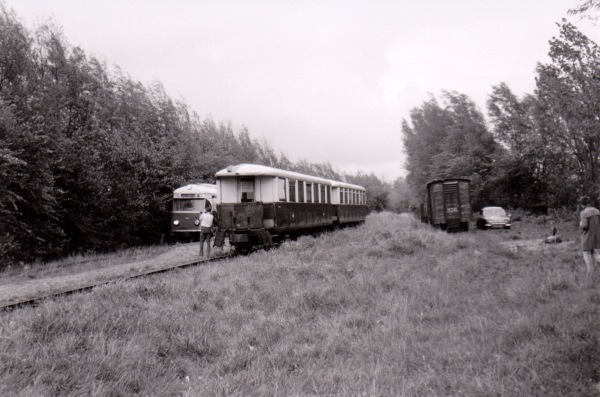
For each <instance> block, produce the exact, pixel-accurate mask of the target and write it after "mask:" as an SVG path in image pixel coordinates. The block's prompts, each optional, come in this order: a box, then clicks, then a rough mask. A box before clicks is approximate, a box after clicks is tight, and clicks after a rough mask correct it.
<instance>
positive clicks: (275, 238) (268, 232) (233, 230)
mask: <svg viewBox="0 0 600 397" xmlns="http://www.w3.org/2000/svg"><path fill="white" fill-rule="evenodd" d="M215 177H216V182H217V183H216V184H217V196H218V198H219V203H218V205H217V220H218V231H217V234H216V237H215V245H216V246H222V245H223V244H224V240H225V238H226V237H227V238H228V240H229V244H230V245H231V246H232V247H234V248H235V249H236V250H237V251H240V252H246V251H250V250H252V249H255V248H257V247H258V248H269V247H272V246H274V245H275V244H277V243H278V242H279V241H281V240H283V239H286V238H290V237H294V236H297V235H300V234H307V233H315V232H321V231H326V230H334V229H336V228H340V227H344V226H349V225H356V224H360V223H362V222H364V221H365V219H366V216H367V212H368V207H367V196H366V189H365V188H364V187H362V186H358V185H354V184H350V183H346V182H340V181H333V180H329V179H325V178H320V177H315V176H311V175H305V174H301V173H297V172H292V171H287V170H282V169H277V168H273V167H268V166H264V165H257V164H239V165H232V166H229V167H227V168H225V169H222V170H220V171H218V172H217V173H216V174H215Z"/></svg>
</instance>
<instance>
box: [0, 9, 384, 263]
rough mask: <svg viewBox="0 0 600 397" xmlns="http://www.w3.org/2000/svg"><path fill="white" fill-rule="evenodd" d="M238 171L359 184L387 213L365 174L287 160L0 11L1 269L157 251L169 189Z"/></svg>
mask: <svg viewBox="0 0 600 397" xmlns="http://www.w3.org/2000/svg"><path fill="white" fill-rule="evenodd" d="M243 162H248V163H257V164H263V165H269V166H274V167H279V168H285V169H290V170H294V171H298V172H303V173H307V174H313V175H318V176H322V177H326V178H331V179H338V180H347V181H348V182H351V183H360V184H362V185H363V186H366V187H367V188H368V189H370V190H372V191H374V192H376V193H375V194H371V195H370V196H369V203H368V204H369V206H371V207H372V208H374V209H381V208H384V207H385V205H386V200H387V194H388V189H387V186H386V184H385V183H383V182H382V181H380V180H379V179H378V178H377V177H376V176H375V175H374V174H366V173H361V172H359V173H358V174H357V175H350V174H343V173H340V172H338V171H336V170H335V169H334V168H333V167H332V166H331V165H330V164H329V163H324V164H318V163H310V162H308V161H305V160H301V161H297V162H292V161H290V160H289V159H288V158H287V157H286V156H285V155H283V154H278V153H276V152H275V150H274V149H273V148H272V147H271V146H270V144H269V143H268V142H265V141H261V140H257V139H252V138H251V137H250V133H249V131H248V129H247V128H245V127H242V128H241V129H240V130H239V131H233V129H232V127H231V124H230V123H228V122H215V121H214V120H212V119H210V118H205V119H202V118H200V117H199V116H198V114H197V113H196V112H194V111H193V110H192V109H191V108H190V107H189V106H188V105H187V104H186V103H184V102H183V101H178V100H173V99H172V98H171V97H169V95H168V94H167V93H166V92H165V89H164V88H163V86H162V85H161V84H160V83H159V82H156V83H152V84H149V85H144V84H142V83H140V82H138V81H135V80H134V79H132V78H131V77H130V76H128V75H127V74H126V73H125V72H123V71H122V70H121V69H120V68H118V67H112V68H109V67H108V66H107V65H106V62H103V61H100V60H98V59H97V58H95V57H88V56H87V55H86V53H85V51H84V50H83V49H81V48H79V47H74V46H71V45H70V44H69V43H68V41H67V39H66V38H65V37H64V35H63V33H62V30H61V28H60V27H59V26H57V25H56V24H55V23H53V22H51V21H50V22H47V23H44V24H42V25H41V26H39V27H37V28H35V29H34V30H32V31H30V30H29V29H28V28H26V27H25V26H24V25H23V24H22V23H20V21H19V20H18V18H17V16H16V14H15V13H14V11H11V10H9V9H7V7H6V6H5V4H4V3H2V2H0V216H1V217H2V222H0V258H2V263H0V268H1V267H2V266H5V265H7V264H9V263H14V262H15V261H31V260H35V259H42V260H44V259H49V258H52V257H57V256H62V255H66V254H69V253H74V252H82V251H108V250H114V249H118V248H121V247H127V246H136V245H146V244H153V243H157V242H159V241H161V239H162V238H163V236H164V235H165V234H167V233H168V229H169V211H170V203H171V197H172V192H173V189H175V188H177V187H179V186H182V185H184V184H186V183H192V182H213V181H214V174H215V172H216V171H218V170H219V169H222V168H225V167H226V166H227V165H230V164H237V163H243Z"/></svg>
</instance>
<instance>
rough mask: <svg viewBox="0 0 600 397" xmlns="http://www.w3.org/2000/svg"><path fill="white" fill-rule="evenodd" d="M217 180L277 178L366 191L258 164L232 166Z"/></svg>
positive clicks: (225, 169)
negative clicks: (242, 177)
mask: <svg viewBox="0 0 600 397" xmlns="http://www.w3.org/2000/svg"><path fill="white" fill-rule="evenodd" d="M215 176H216V177H217V178H228V177H235V176H274V177H275V176H276V177H281V178H290V179H300V180H304V181H307V182H313V183H320V184H323V185H330V186H332V187H344V188H350V189H356V190H363V191H364V190H365V188H364V187H362V186H358V185H353V184H350V183H346V182H339V181H333V180H330V179H325V178H320V177H317V176H312V175H306V174H301V173H299V172H293V171H286V170H281V169H278V168H273V167H268V166H266V165H258V164H239V165H230V166H229V167H227V168H224V169H222V170H221V171H219V172H217V173H216V174H215Z"/></svg>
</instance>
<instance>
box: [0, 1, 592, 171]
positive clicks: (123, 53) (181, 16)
mask: <svg viewBox="0 0 600 397" xmlns="http://www.w3.org/2000/svg"><path fill="white" fill-rule="evenodd" d="M4 2H5V4H6V5H7V6H8V7H9V8H12V9H14V10H15V11H16V13H17V15H18V17H19V18H20V19H21V21H22V22H23V23H24V24H25V25H26V26H28V27H30V28H34V27H35V26H36V25H38V24H40V23H43V22H45V21H47V20H48V19H49V18H53V19H54V20H55V21H56V22H57V23H58V24H59V25H61V26H62V27H63V29H64V34H65V36H66V37H67V39H68V41H69V42H70V43H71V44H72V45H74V46H80V47H81V48H82V49H84V50H85V51H86V53H87V54H88V55H91V56H95V57H98V58H100V59H103V60H105V61H106V62H107V63H108V64H109V65H118V66H119V67H121V69H122V70H123V71H124V72H126V73H127V74H129V75H130V76H131V78H132V79H134V80H138V81H141V82H142V83H144V84H149V83H152V82H154V81H156V80H158V81H160V82H161V83H162V84H163V85H164V87H165V89H166V91H167V93H168V94H169V95H170V96H171V97H173V98H175V99H183V100H184V101H185V102H186V103H188V104H189V105H190V107H191V108H192V109H193V110H195V111H196V112H197V113H198V114H199V115H200V116H201V117H203V118H204V117H212V118H213V119H214V120H215V121H217V122H218V121H230V122H231V123H232V125H233V127H234V130H235V131H236V132H237V131H239V129H240V128H241V127H242V126H243V125H245V126H246V127H248V129H249V132H250V135H251V136H252V137H253V138H258V139H265V140H267V141H268V142H269V143H270V144H271V145H272V147H273V148H274V149H275V150H276V151H277V152H282V153H284V154H285V155H286V156H288V158H290V159H291V160H292V161H297V160H299V159H305V160H307V161H309V162H325V161H328V162H330V163H331V164H332V165H333V167H334V168H336V169H338V170H342V171H351V172H354V171H356V170H362V171H365V172H374V173H375V174H376V175H377V176H379V177H381V178H383V179H385V180H387V181H390V182H391V181H393V180H394V179H395V178H397V177H398V176H402V175H404V170H403V163H404V155H403V150H402V132H401V122H402V119H409V111H410V109H411V108H414V107H418V106H420V105H421V104H422V103H423V101H425V100H427V98H428V95H429V93H432V94H434V95H435V96H436V97H439V95H440V93H441V91H442V90H452V91H457V92H460V93H463V94H466V95H468V96H469V97H470V98H471V99H473V100H474V101H475V102H476V103H477V104H478V105H479V107H480V110H482V111H483V112H484V113H487V111H486V108H485V101H486V100H487V97H488V95H489V94H490V93H491V88H492V86H494V85H497V84H499V83H500V82H506V83H507V84H508V85H509V87H511V88H512V90H513V91H514V92H515V93H516V94H518V95H522V94H523V93H529V92H533V89H534V86H535V80H534V78H535V67H536V64H537V63H538V62H547V61H548V57H547V53H548V49H549V46H548V41H549V40H550V39H551V38H552V37H553V36H556V35H558V28H557V26H556V23H557V22H559V21H560V20H561V19H562V18H567V19H568V20H570V21H571V22H573V23H575V24H576V25H577V26H578V27H580V29H581V30H582V31H583V32H584V33H586V34H588V36H590V37H591V38H592V39H594V40H596V42H598V41H599V40H598V39H599V38H600V26H595V27H594V26H590V25H589V24H585V23H584V22H581V21H580V20H579V19H578V18H576V17H570V16H568V15H567V10H568V9H569V8H572V7H574V6H575V5H577V4H578V3H579V1H576V0H502V1H498V0H495V1H492V0H395V1H393V0H381V1H377V0H336V1H329V0H297V1H286V0H244V1H242V0H237V1H230V0H101V1H100V0H93V1H92V0H4Z"/></svg>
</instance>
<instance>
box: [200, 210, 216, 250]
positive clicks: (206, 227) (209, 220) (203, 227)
mask: <svg viewBox="0 0 600 397" xmlns="http://www.w3.org/2000/svg"><path fill="white" fill-rule="evenodd" d="M214 219H215V217H214V216H213V214H212V213H211V209H210V207H208V208H206V209H205V210H204V212H203V213H202V214H200V218H199V221H200V256H204V242H205V241H206V254H207V256H209V257H210V238H211V236H212V226H213V221H214Z"/></svg>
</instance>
